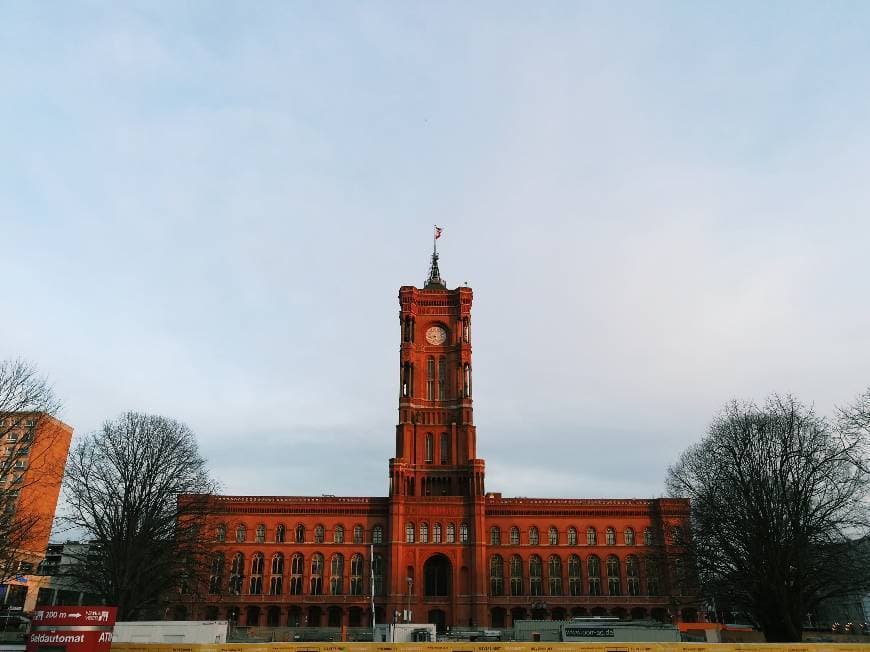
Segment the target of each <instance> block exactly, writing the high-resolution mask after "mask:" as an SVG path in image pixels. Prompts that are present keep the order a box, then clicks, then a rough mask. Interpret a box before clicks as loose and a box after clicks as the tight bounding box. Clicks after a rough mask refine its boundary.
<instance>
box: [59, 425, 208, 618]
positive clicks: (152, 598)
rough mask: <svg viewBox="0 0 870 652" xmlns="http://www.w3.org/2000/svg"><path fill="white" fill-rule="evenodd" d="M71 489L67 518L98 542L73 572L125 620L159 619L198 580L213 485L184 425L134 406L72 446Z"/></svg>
mask: <svg viewBox="0 0 870 652" xmlns="http://www.w3.org/2000/svg"><path fill="white" fill-rule="evenodd" d="M64 487H65V489H66V493H67V502H68V504H69V514H68V515H67V516H65V520H66V522H67V523H68V524H69V525H71V526H73V527H76V528H78V529H79V530H80V531H84V532H85V533H86V534H87V536H88V537H89V539H90V540H91V541H92V543H93V545H92V546H91V549H90V551H89V554H87V555H84V556H83V557H82V558H81V559H78V560H77V562H78V563H76V564H73V565H71V570H70V571H69V573H70V574H71V575H72V576H73V577H72V579H74V580H75V581H76V582H77V583H78V585H79V586H80V587H81V588H82V589H83V590H85V591H88V592H91V593H93V594H95V595H98V596H101V597H102V598H103V599H105V600H106V602H107V603H109V604H114V605H117V606H118V618H119V619H120V620H136V619H142V618H149V617H150V618H153V617H162V616H163V612H164V609H165V607H166V605H167V604H169V603H171V602H173V601H175V600H177V599H178V592H179V591H182V592H184V591H186V590H193V589H195V588H196V587H197V586H199V585H200V584H201V582H202V581H201V575H202V573H203V572H205V570H206V569H207V557H208V550H207V549H206V544H205V543H204V540H205V537H203V536H201V533H202V528H203V525H204V520H205V517H206V504H207V502H208V501H207V497H208V495H210V494H212V493H213V492H214V491H215V489H216V484H215V482H214V481H213V480H211V479H210V478H209V475H208V472H207V470H206V466H205V460H204V459H203V458H202V457H201V456H200V454H199V451H198V447H197V443H196V438H195V436H194V434H193V432H192V431H191V430H190V428H188V427H187V426H186V425H184V424H183V423H179V422H177V421H174V420H172V419H167V418H164V417H160V416H151V415H145V414H138V413H135V412H129V413H127V414H124V415H122V416H121V417H119V418H118V419H116V420H114V421H107V422H106V423H105V424H104V425H103V427H102V428H101V429H100V430H98V431H96V432H93V433H90V434H89V435H87V436H86V437H85V438H83V439H82V440H81V441H80V442H79V443H78V445H77V446H76V447H75V448H74V449H73V451H72V453H71V454H70V460H69V462H68V463H67V475H66V479H65V481H64Z"/></svg>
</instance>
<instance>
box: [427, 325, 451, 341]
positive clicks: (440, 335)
mask: <svg viewBox="0 0 870 652" xmlns="http://www.w3.org/2000/svg"><path fill="white" fill-rule="evenodd" d="M426 341H427V342H429V344H432V345H433V346H441V345H442V344H444V342H446V341H447V331H446V330H444V329H443V328H441V326H430V327H429V328H428V329H426Z"/></svg>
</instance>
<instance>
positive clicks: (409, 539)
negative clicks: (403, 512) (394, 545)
mask: <svg viewBox="0 0 870 652" xmlns="http://www.w3.org/2000/svg"><path fill="white" fill-rule="evenodd" d="M405 543H414V524H413V523H407V524H406V525H405Z"/></svg>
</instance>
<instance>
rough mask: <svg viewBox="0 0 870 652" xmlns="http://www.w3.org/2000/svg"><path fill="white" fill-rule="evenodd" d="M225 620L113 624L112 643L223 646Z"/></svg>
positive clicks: (224, 641)
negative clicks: (209, 644)
mask: <svg viewBox="0 0 870 652" xmlns="http://www.w3.org/2000/svg"><path fill="white" fill-rule="evenodd" d="M227 629H228V628H227V621H226V620H208V621H191V620H145V621H141V622H137V621H127V622H118V623H115V633H114V635H113V636H112V642H114V643H226V642H227Z"/></svg>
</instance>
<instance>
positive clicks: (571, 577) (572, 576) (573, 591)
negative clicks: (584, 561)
mask: <svg viewBox="0 0 870 652" xmlns="http://www.w3.org/2000/svg"><path fill="white" fill-rule="evenodd" d="M582 592H583V584H582V578H581V577H580V557H578V556H577V555H571V556H570V557H568V593H569V594H570V595H572V596H573V595H580V594H581V593H582Z"/></svg>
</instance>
